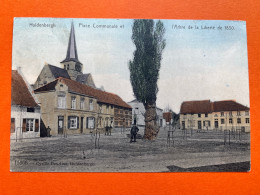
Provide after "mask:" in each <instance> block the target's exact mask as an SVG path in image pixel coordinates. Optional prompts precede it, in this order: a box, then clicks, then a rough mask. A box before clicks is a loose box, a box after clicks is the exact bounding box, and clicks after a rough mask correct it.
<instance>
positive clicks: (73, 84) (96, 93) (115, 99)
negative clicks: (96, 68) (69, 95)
mask: <svg viewBox="0 0 260 195" xmlns="http://www.w3.org/2000/svg"><path fill="white" fill-rule="evenodd" d="M58 80H60V81H61V82H63V83H64V84H66V85H67V86H68V89H69V91H71V92H76V93H79V94H84V95H87V96H91V97H94V98H96V99H97V100H98V102H101V103H107V104H112V105H115V106H121V107H125V108H130V109H131V108H132V107H131V106H129V105H128V104H127V103H126V102H124V101H123V100H122V99H121V98H120V97H119V96H118V95H116V94H113V93H109V92H105V91H101V90H98V89H95V88H92V87H90V86H88V85H84V84H81V83H79V82H77V81H73V80H70V79H66V78H61V77H60V78H58V79H56V80H55V81H53V82H50V83H48V84H47V85H44V86H43V87H40V88H38V89H36V90H34V91H35V93H37V92H44V91H51V90H55V86H56V84H57V82H58Z"/></svg>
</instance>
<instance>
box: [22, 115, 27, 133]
mask: <svg viewBox="0 0 260 195" xmlns="http://www.w3.org/2000/svg"><path fill="white" fill-rule="evenodd" d="M22 130H23V132H26V119H25V118H24V119H23V127H22Z"/></svg>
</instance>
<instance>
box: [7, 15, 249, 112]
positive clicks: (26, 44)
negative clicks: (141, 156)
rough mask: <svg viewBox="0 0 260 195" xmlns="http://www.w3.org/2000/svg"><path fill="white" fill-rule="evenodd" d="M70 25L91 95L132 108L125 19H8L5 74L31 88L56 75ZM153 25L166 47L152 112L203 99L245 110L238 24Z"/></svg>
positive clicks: (242, 34) (243, 48)
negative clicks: (107, 95) (94, 91)
mask: <svg viewBox="0 0 260 195" xmlns="http://www.w3.org/2000/svg"><path fill="white" fill-rule="evenodd" d="M72 21H73V23H74V28H75V36H76V44H77V51H78V58H79V60H80V62H81V63H82V64H83V73H91V74H92V77H93V79H94V82H95V84H96V86H97V87H101V86H103V87H104V88H105V90H106V91H108V92H112V93H116V94H118V95H119V96H120V97H121V98H122V99H123V100H124V101H126V102H129V101H131V100H133V99H134V98H135V97H134V94H133V90H132V86H131V83H130V72H129V69H128V62H129V60H131V59H133V52H134V50H135V45H134V44H133V42H132V40H131V36H132V25H133V20H132V19H64V18H15V19H14V28H13V55H12V69H17V68H18V67H21V70H22V72H23V74H24V75H25V77H26V79H27V81H28V82H29V83H31V84H33V83H34V82H35V81H36V79H37V77H38V75H39V74H40V71H41V70H42V68H43V66H44V64H45V63H48V64H52V65H55V66H58V67H61V64H60V62H61V61H62V60H64V59H65V57H66V52H67V47H68V40H69V33H70V27H71V23H72ZM156 21H157V20H155V22H156ZM161 21H162V22H163V24H164V26H165V29H166V31H165V39H166V47H165V49H164V51H163V54H162V61H161V69H160V74H159V80H158V87H159V92H158V94H157V102H156V104H157V106H158V107H160V108H162V109H165V108H166V107H168V106H169V107H170V108H171V109H172V110H173V111H175V112H177V113H179V111H180V105H181V103H182V102H183V101H190V100H206V99H209V100H211V101H220V100H230V99H232V100H236V101H237V102H239V103H241V104H244V105H247V106H249V82H248V57H247V36H246V23H245V22H244V21H223V20H222V21H221V20H161ZM44 24H45V26H44ZM37 25H38V26H37ZM40 25H41V26H40ZM100 25H106V27H102V26H100ZM109 25H110V26H109ZM195 26H196V27H197V28H195ZM112 27H113V28H112Z"/></svg>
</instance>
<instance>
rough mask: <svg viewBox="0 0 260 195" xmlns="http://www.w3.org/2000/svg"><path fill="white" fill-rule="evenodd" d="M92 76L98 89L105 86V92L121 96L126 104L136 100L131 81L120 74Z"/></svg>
mask: <svg viewBox="0 0 260 195" xmlns="http://www.w3.org/2000/svg"><path fill="white" fill-rule="evenodd" d="M92 76H93V80H94V82H95V84H96V86H97V87H101V86H103V87H104V88H105V91H107V92H111V93H115V94H117V95H119V96H120V97H121V98H122V99H123V100H124V101H126V102H129V101H131V100H133V99H134V96H133V90H132V86H131V83H130V81H129V79H125V78H122V77H121V75H120V74H118V73H114V74H94V75H92Z"/></svg>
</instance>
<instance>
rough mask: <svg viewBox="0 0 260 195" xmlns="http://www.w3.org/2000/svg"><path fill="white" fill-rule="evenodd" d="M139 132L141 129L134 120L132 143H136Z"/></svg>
mask: <svg viewBox="0 0 260 195" xmlns="http://www.w3.org/2000/svg"><path fill="white" fill-rule="evenodd" d="M138 131H139V128H138V127H137V126H136V120H134V125H133V126H132V128H131V140H130V143H132V142H136V135H137V132H138Z"/></svg>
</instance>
